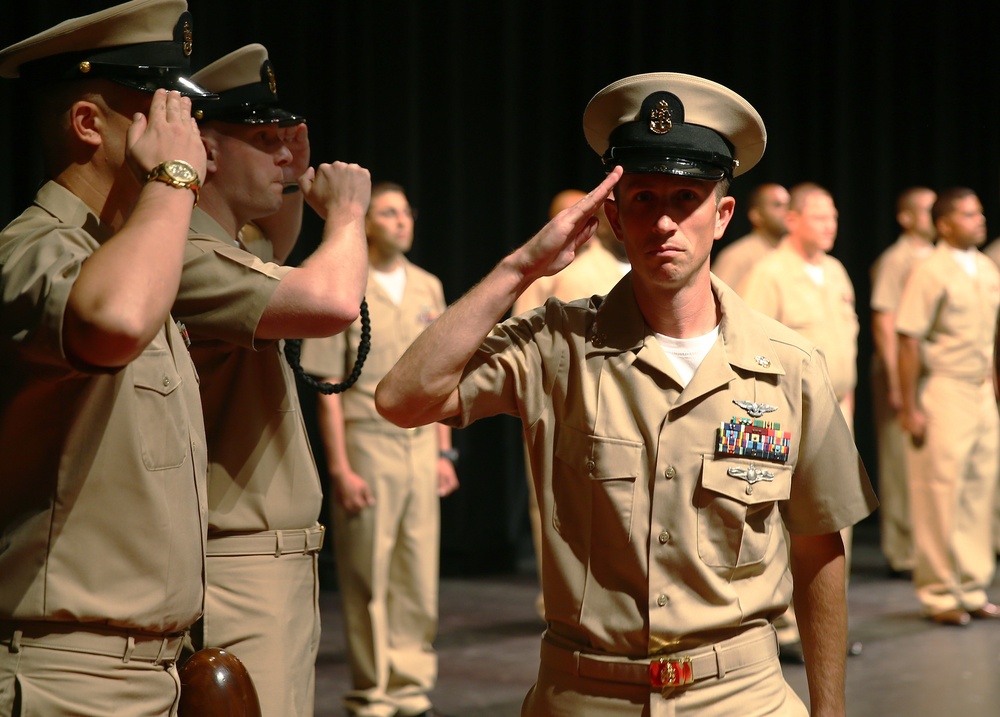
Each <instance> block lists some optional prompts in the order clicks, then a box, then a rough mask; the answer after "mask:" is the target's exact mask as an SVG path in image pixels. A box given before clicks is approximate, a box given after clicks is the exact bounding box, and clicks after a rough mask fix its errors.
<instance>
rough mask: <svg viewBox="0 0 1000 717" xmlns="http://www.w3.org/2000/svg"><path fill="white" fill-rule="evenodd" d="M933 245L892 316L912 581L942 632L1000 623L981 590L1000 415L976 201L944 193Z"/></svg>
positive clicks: (993, 286) (992, 308)
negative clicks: (949, 627)
mask: <svg viewBox="0 0 1000 717" xmlns="http://www.w3.org/2000/svg"><path fill="white" fill-rule="evenodd" d="M932 216H933V219H934V226H935V228H936V229H937V234H938V239H939V240H938V244H937V246H936V247H935V248H934V250H933V251H932V252H931V254H930V255H929V256H928V257H927V258H925V259H924V260H923V261H921V262H919V263H918V264H916V266H915V267H914V268H913V271H912V272H911V273H910V277H909V279H907V282H906V288H905V289H904V290H903V297H902V299H901V300H900V303H899V313H898V314H897V316H896V330H897V331H898V333H899V384H900V393H901V398H902V408H901V411H900V414H899V420H900V423H901V424H902V426H903V429H904V430H905V431H906V432H907V433H908V434H909V436H910V441H909V442H908V444H907V472H908V475H909V485H910V515H911V517H912V526H913V543H914V550H915V563H916V564H915V566H914V569H913V580H914V583H915V585H916V589H917V597H918V598H919V599H920V604H921V606H922V608H923V613H924V615H925V616H926V617H928V618H930V619H931V620H933V621H934V622H936V623H938V624H941V625H958V626H963V625H968V624H969V622H971V621H972V620H973V619H985V620H997V619H1000V607H997V606H996V605H994V604H993V603H992V602H990V600H989V598H988V596H987V594H986V588H987V586H989V584H990V582H991V581H992V580H993V573H994V569H995V567H996V563H995V556H994V552H993V530H992V522H993V510H994V497H995V494H996V487H997V476H998V472H1000V463H998V461H1000V416H998V414H997V403H996V395H995V392H994V385H993V357H994V351H995V345H996V326H997V314H998V308H1000V271H998V270H997V268H996V266H995V265H994V264H993V262H992V261H990V260H989V259H987V258H986V257H985V256H983V254H982V252H980V251H979V249H978V247H980V246H982V244H983V242H984V241H985V239H986V218H985V217H984V216H983V207H982V204H981V203H980V202H979V198H978V197H977V196H976V194H975V192H973V191H972V190H971V189H966V188H955V189H949V190H947V191H944V192H941V194H939V195H938V198H937V201H935V202H934V207H933V209H932Z"/></svg>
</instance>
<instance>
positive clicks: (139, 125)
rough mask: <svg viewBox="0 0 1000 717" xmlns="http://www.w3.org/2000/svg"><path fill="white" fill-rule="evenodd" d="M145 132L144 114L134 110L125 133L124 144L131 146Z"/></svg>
mask: <svg viewBox="0 0 1000 717" xmlns="http://www.w3.org/2000/svg"><path fill="white" fill-rule="evenodd" d="M145 132H146V115H144V114H142V113H141V112H136V113H135V114H134V115H132V124H131V125H129V128H128V131H127V132H126V133H125V146H126V147H129V148H132V147H134V146H135V144H136V143H137V142H138V141H139V139H140V138H141V137H142V135H143V134H144V133H145Z"/></svg>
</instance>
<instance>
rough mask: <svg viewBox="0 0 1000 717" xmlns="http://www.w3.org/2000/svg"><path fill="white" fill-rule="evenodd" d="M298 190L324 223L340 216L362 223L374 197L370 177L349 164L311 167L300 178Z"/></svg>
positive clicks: (365, 170)
mask: <svg viewBox="0 0 1000 717" xmlns="http://www.w3.org/2000/svg"><path fill="white" fill-rule="evenodd" d="M299 187H300V188H301V189H302V194H303V196H304V197H305V199H306V202H308V203H309V206H310V207H312V208H313V210H315V212H316V213H317V214H319V215H320V216H321V217H323V219H329V218H330V217H331V216H333V215H335V214H337V213H343V214H345V218H361V219H363V218H364V216H365V213H366V212H367V211H368V204H369V202H371V197H372V178H371V174H369V172H368V170H367V169H365V168H364V167H362V166H360V165H357V164H347V163H346V162H334V163H333V164H325V163H324V164H321V165H319V166H318V167H316V169H313V168H312V167H310V168H309V169H307V170H306V171H305V173H304V174H303V175H302V176H301V177H300V178H299Z"/></svg>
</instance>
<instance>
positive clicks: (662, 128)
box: [649, 100, 674, 134]
mask: <svg viewBox="0 0 1000 717" xmlns="http://www.w3.org/2000/svg"><path fill="white" fill-rule="evenodd" d="M673 126H674V125H673V122H672V121H671V113H670V105H668V104H667V101H666V100H660V101H659V102H657V103H656V107H654V108H653V109H652V110H651V111H650V113H649V131H650V132H652V133H653V134H666V133H667V132H669V131H670V128H671V127H673Z"/></svg>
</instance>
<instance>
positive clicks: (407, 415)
mask: <svg viewBox="0 0 1000 717" xmlns="http://www.w3.org/2000/svg"><path fill="white" fill-rule="evenodd" d="M401 399H402V396H401V395H400V394H399V393H398V392H397V391H395V390H394V387H393V385H392V379H391V372H390V374H387V375H386V377H385V378H383V379H382V380H381V381H379V384H378V386H377V387H376V388H375V409H376V410H377V411H378V413H379V415H380V416H382V418H384V419H385V420H387V421H389V422H390V423H394V424H395V425H397V426H399V427H400V428H415V427H417V426H420V425H423V424H422V423H421V422H419V421H417V420H414V419H415V416H413V415H412V413H411V412H410V411H408V410H406V406H405V405H404V402H403V401H402V400H401Z"/></svg>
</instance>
